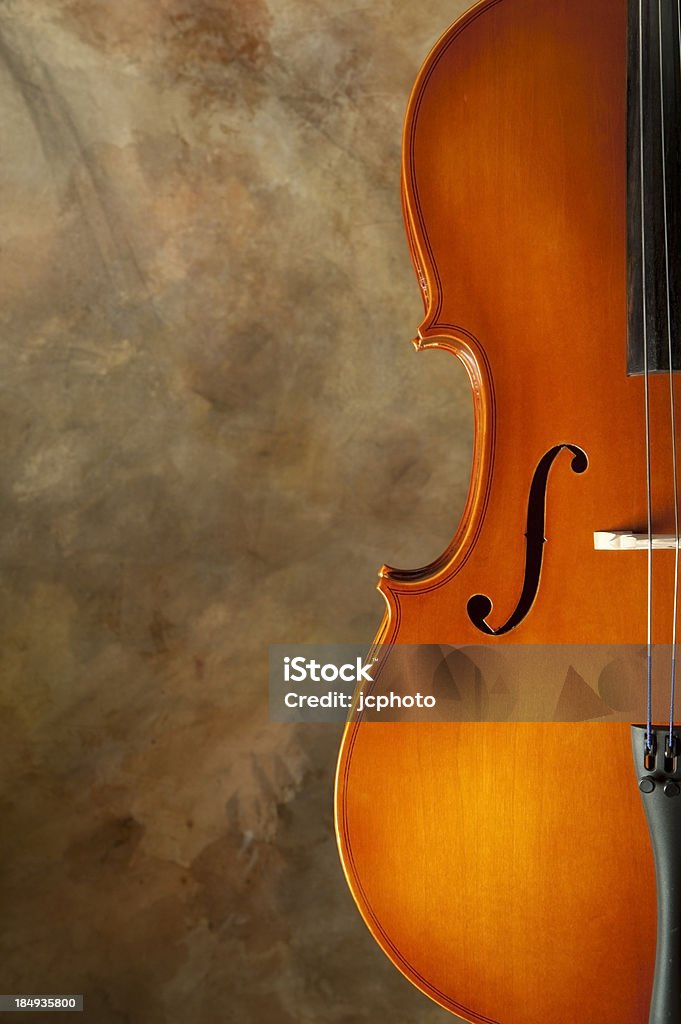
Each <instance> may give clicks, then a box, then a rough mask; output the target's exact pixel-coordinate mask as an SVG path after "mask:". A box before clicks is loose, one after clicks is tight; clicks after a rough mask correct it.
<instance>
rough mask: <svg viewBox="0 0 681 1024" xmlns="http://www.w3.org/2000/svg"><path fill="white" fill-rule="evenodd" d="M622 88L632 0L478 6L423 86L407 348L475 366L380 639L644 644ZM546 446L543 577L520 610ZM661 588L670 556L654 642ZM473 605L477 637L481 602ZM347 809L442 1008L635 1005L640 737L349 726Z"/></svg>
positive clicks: (383, 902)
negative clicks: (600, 536)
mask: <svg viewBox="0 0 681 1024" xmlns="http://www.w3.org/2000/svg"><path fill="white" fill-rule="evenodd" d="M626 80H627V5H626V2H625V0H552V2H547V0H482V2H480V3H478V4H477V5H476V6H475V7H473V8H472V9H471V10H470V11H469V12H468V13H467V14H466V15H464V17H463V18H462V19H460V20H459V21H458V22H457V23H456V24H455V25H453V26H452V27H451V28H450V29H449V30H448V31H447V32H446V33H445V35H444V36H443V37H442V38H441V39H440V41H439V42H438V44H437V45H436V46H435V48H434V49H433V51H432V52H431V54H430V56H429V57H428V59H427V60H426V63H425V64H424V66H423V68H422V70H421V72H420V74H419V77H418V79H417V81H416V84H415V86H414V90H413V92H412V96H411V100H410V103H409V107H408V111H407V116H406V123H405V133H404V150H403V167H402V192H403V201H404V215H405V223H406V228H407V235H408V241H409V245H410V250H411V254H412V259H413V263H414V267H415V270H416V273H417V277H418V280H419V284H420V287H421V290H422V295H423V299H424V307H425V313H424V319H423V322H422V323H421V325H420V328H419V330H418V335H417V339H416V342H415V345H416V348H417V349H418V350H419V351H420V352H422V351H426V350H428V349H430V348H439V349H446V350H447V351H449V352H450V353H451V354H452V355H453V356H454V357H456V358H458V359H460V360H461V361H462V362H463V364H464V366H465V368H466V370H467V373H468V376H469V379H470V385H471V390H472V395H473V409H474V419H475V439H474V455H473V466H472V476H471V483H470V490H469V495H468V500H467V503H466V507H465V511H464V514H463V518H462V520H461V522H460V524H459V526H458V529H457V530H456V532H455V535H454V537H453V540H452V542H451V544H450V545H449V547H448V548H447V549H446V551H444V552H443V554H442V555H441V556H440V557H439V558H438V559H437V560H436V561H435V562H433V563H432V564H430V565H428V566H426V567H424V568H423V569H420V570H398V569H395V568H391V567H388V566H384V567H383V569H382V570H381V573H380V582H379V590H380V592H381V594H382V595H383V597H384V599H385V603H386V613H385V617H384V620H383V624H382V626H381V629H380V632H379V635H378V641H379V642H380V643H381V644H382V645H386V646H387V647H390V646H391V645H397V644H433V645H450V644H456V645H478V646H479V645H481V644H487V645H491V646H495V645H496V646H499V645H501V644H592V643H597V644H639V645H644V646H645V644H646V614H645V612H646V595H647V590H646V586H647V577H646V553H645V551H632V552H607V551H605V552H604V551H597V550H595V549H594V540H593V535H594V531H599V530H612V531H618V530H622V531H625V530H632V531H635V532H636V531H639V532H640V531H643V530H645V522H646V508H647V504H646V503H647V490H646V472H645V466H646V441H645V432H644V429H643V410H644V381H643V377H642V376H641V375H628V374H627V366H626V337H627V308H628V299H627V249H626V243H627V178H626V152H627V134H626V133H627V105H626V99H627V97H626ZM443 386H444V385H443ZM649 403H650V409H649V416H650V434H651V438H652V442H651V443H652V454H653V458H652V462H651V490H652V494H653V496H654V525H655V531H656V532H662V533H669V532H673V530H674V522H673V519H674V516H673V511H674V494H673V473H672V469H671V465H672V464H671V461H670V457H669V453H668V450H669V433H670V410H669V385H668V382H667V379H666V377H665V376H664V375H659V376H657V375H654V376H652V377H651V378H650V382H649ZM677 405H678V403H677ZM678 412H679V414H681V407H680V408H679V410H678ZM425 443H427V439H426V438H424V444H425ZM565 446H572V448H573V452H574V450H575V449H578V450H580V451H581V452H583V453H585V456H586V459H587V461H588V465H587V466H586V468H584V467H580V468H579V471H578V470H577V468H575V466H574V465H573V464H572V455H571V453H570V452H568V451H564V450H561V449H562V448H564V447H565ZM550 452H553V453H554V456H553V463H552V468H551V471H550V475H549V478H548V483H547V486H546V494H545V536H546V538H547V543H546V544H545V545H544V548H543V558H542V561H541V571H540V576H539V579H538V584H537V586H536V588H535V590H536V593H535V592H534V591H533V593H532V594H531V595H530V596H531V600H530V599H528V600H526V601H525V605H524V606H523V607H522V608H520V613H519V615H517V616H516V619H517V620H518V621H514V620H513V612H514V609H516V607H519V595H521V592H522V591H523V585H524V582H527V573H528V566H527V562H526V548H525V541H524V534H525V531H526V520H527V516H528V500H529V495H530V492H531V489H532V483H533V478H534V476H535V473H536V472H537V467H538V466H539V465H540V464H541V462H542V459H543V458H545V457H546V456H547V453H550ZM386 500H389V496H388V497H387V499H386ZM673 586H674V566H673V553H672V552H671V551H660V552H659V554H656V561H655V592H654V608H655V617H654V620H653V622H654V625H653V637H652V639H653V642H654V643H656V644H668V643H669V638H670V636H671V629H672V594H673ZM480 594H483V595H489V598H490V603H491V605H492V607H491V608H487V609H482V611H481V612H480V616H479V618H480V619H482V615H483V612H484V614H485V622H486V623H487V624H488V625H489V626H490V631H489V632H485V631H484V629H481V626H480V623H479V622H478V624H476V623H475V622H474V621H473V620H472V617H471V614H470V611H469V601H470V599H471V596H472V595H480ZM520 603H522V601H521V602H520ZM509 621H510V622H511V626H510V627H509V628H508V629H507V631H506V632H504V633H503V634H502V633H501V632H496V633H495V632H494V630H501V629H502V627H503V624H504V623H508V622H509ZM388 656H389V655H388ZM336 816H337V832H338V841H339V847H340V852H341V859H342V863H343V867H344V870H345V874H346V876H347V880H348V883H349V885H350V888H351V890H352V893H353V895H354V898H355V900H356V902H357V904H358V907H359V909H360V911H361V913H362V915H363V917H364V919H365V921H366V924H367V925H368V927H369V928H370V930H371V932H372V933H373V935H374V937H375V939H376V940H377V942H378V943H379V944H380V946H381V947H382V949H383V950H384V952H385V953H386V954H387V955H388V956H389V957H390V959H391V960H392V961H393V962H394V964H395V965H396V966H397V967H398V968H399V969H400V970H401V971H402V973H403V974H404V975H406V977H407V978H408V979H409V980H410V981H412V982H413V983H414V984H415V985H417V986H418V987H419V988H420V989H421V990H422V991H423V992H424V993H425V994H426V995H428V996H429V997H430V998H431V999H433V1000H435V1001H436V1002H437V1003H439V1004H440V1005H441V1006H443V1007H445V1008H446V1009H448V1010H450V1011H451V1012H452V1013H454V1014H456V1015H458V1016H459V1017H461V1018H463V1019H464V1020H466V1021H471V1022H485V1024H493V1022H497V1024H546V1022H547V1021H549V1020H550V1021H551V1022H552V1024H575V1022H590V1021H595V1020H598V1021H599V1024H622V1022H626V1024H645V1022H647V1021H648V1008H649V1004H650V991H651V985H652V978H653V971H654V965H655V929H656V910H655V873H654V865H653V859H652V855H651V849H650V839H649V835H648V831H647V828H646V823H645V816H644V811H643V808H642V806H641V799H640V795H639V793H638V791H637V787H636V777H635V774H634V769H633V766H632V756H631V741H630V735H629V727H628V726H627V725H624V724H621V723H616V722H613V723H603V722H577V723H573V722H560V723H558V722H556V723H546V722H544V723H541V722H439V723H437V722H433V723H424V722H411V723H409V722H400V723H394V722H377V721H372V722H367V721H364V720H363V719H362V717H361V716H359V717H357V718H354V719H353V720H352V721H350V722H349V723H348V725H347V727H346V730H345V734H344V738H343V742H342V747H341V752H340V758H339V764H338V773H337V787H336Z"/></svg>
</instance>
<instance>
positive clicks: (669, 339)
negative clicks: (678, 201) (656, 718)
mask: <svg viewBox="0 0 681 1024" xmlns="http://www.w3.org/2000/svg"><path fill="white" fill-rule="evenodd" d="M677 6H678V5H677ZM657 35H658V49H659V54H660V131H661V139H660V145H661V150H662V206H663V211H664V269H665V287H666V296H667V354H668V357H669V372H668V375H667V376H668V379H669V406H670V410H669V411H670V422H671V432H672V466H673V474H674V539H675V552H674V554H675V559H674V601H673V613H672V659H671V660H672V664H671V685H670V697H669V748H670V750H672V751H673V746H674V703H675V701H674V695H675V688H676V621H677V610H678V597H679V489H678V483H677V472H676V467H677V460H676V414H675V410H674V373H673V359H672V313H671V296H670V289H669V224H668V217H667V152H666V144H667V135H666V131H665V116H664V99H665V96H664V55H663V45H662V0H658V33H657Z"/></svg>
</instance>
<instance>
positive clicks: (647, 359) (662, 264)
mask: <svg viewBox="0 0 681 1024" xmlns="http://www.w3.org/2000/svg"><path fill="white" fill-rule="evenodd" d="M628 11H629V13H628V19H629V20H628V74H627V276H628V341H627V373H628V374H630V375H632V374H640V373H643V372H644V370H645V367H646V363H647V367H648V371H649V372H650V373H660V372H663V371H668V370H669V351H670V335H671V353H672V366H673V368H674V370H679V369H681V338H680V333H681V332H680V328H681V258H679V257H680V254H681V152H680V149H681V130H680V127H681V60H680V55H681V4H680V3H679V0H654V2H649V0H629V9H628ZM646 353H647V355H646Z"/></svg>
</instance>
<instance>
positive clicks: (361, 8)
mask: <svg viewBox="0 0 681 1024" xmlns="http://www.w3.org/2000/svg"><path fill="white" fill-rule="evenodd" d="M465 6H466V5H465V2H464V3H462V2H461V0H450V2H445V0H423V2H422V3H421V4H419V5H414V4H412V3H408V2H406V0H402V2H398V0H377V2H370V0H363V2H359V3H353V4H351V5H343V4H338V3H337V2H334V0H231V2H230V0H212V2H211V0H206V2H202V0H2V3H1V4H0V54H1V56H2V71H1V75H2V79H1V83H2V86H1V89H0V96H1V110H0V119H1V123H2V128H3V131H2V136H3V146H2V174H1V181H0V187H1V189H2V213H3V230H2V239H3V242H2V256H1V260H2V263H1V268H0V290H1V291H2V302H1V304H0V309H1V312H2V320H3V330H2V375H1V383H0V386H1V388H2V420H1V422H2V427H3V437H4V443H3V447H2V450H3V455H4V466H3V477H2V482H3V501H4V512H3V519H2V523H3V529H2V535H1V543H2V554H1V558H2V570H3V587H2V632H3V637H2V683H1V691H0V703H1V712H2V713H1V716H0V721H1V728H2V746H1V753H2V765H3V768H2V788H1V791H0V809H1V821H2V863H3V873H2V883H1V884H2V894H1V896H2V911H1V926H0V928H1V948H0V954H1V955H0V990H1V991H2V992H5V993H12V992H38V993H44V992H74V991H75V992H83V993H84V994H85V998H86V1007H87V1010H86V1014H85V1018H86V1019H87V1020H90V1021H92V1022H95V1024H119V1022H135V1024H137V1022H140V1024H185V1022H195V1024H215V1022H219V1024H222V1022H234V1024H237V1022H238V1024H260V1022H272V1024H294V1022H296V1024H297V1022H305V1024H316V1022H320V1024H325V1022H329V1024H353V1022H356V1021H357V1022H361V1021H369V1020H370V1021H372V1022H376V1024H412V1022H416V1021H418V1022H420V1024H436V1022H444V1021H448V1020H452V1018H451V1017H450V1016H449V1015H447V1014H445V1013H444V1011H440V1010H438V1008H437V1007H435V1006H433V1005H432V1004H430V1003H429V1002H428V1000H426V999H425V997H422V996H420V995H419V994H418V993H417V992H416V991H415V990H412V989H411V987H410V986H409V985H408V984H407V982H405V981H403V980H402V978H401V977H400V976H399V974H398V973H397V972H396V971H395V970H394V969H393V968H392V967H391V966H390V965H389V964H388V963H387V961H385V959H384V957H383V954H382V953H380V952H379V951H378V949H377V948H376V947H375V946H374V943H373V941H372V940H371V939H370V937H369V936H368V933H366V930H365V928H364V926H363V924H362V922H361V920H360V919H359V917H358V915H357V912H356V910H355V908H354V904H353V903H352V901H351V899H350V897H349V895H348V893H347V891H346V888H345V885H344V882H343V878H342V874H341V871H340V868H339V865H338V861H337V855H336V850H335V842H334V837H333V825H332V805H331V788H332V779H333V769H334V762H335V754H336V748H337V744H338V731H337V729H336V728H335V727H332V726H328V727H315V728H313V727H310V726H308V727H296V728H294V727H284V726H281V725H275V724H273V723H271V722H269V721H268V716H267V704H266V665H267V646H268V644H270V643H273V642H283V641H287V640H296V641H312V640H314V641H317V640H322V641H326V640H329V641H331V640H353V641H354V640H366V639H368V638H370V637H371V635H372V634H373V633H374V631H375V629H376V627H377V625H378V623H379V620H380V617H381V614H382V603H381V601H380V598H379V597H378V595H377V594H376V593H375V591H374V582H375V578H376V576H375V574H376V570H377V569H378V566H379V565H380V563H381V562H382V561H388V562H391V563H393V564H397V565H416V564H421V563H424V562H426V561H428V560H430V559H431V558H432V557H433V556H435V555H436V554H437V553H438V552H439V551H440V550H441V548H442V547H443V546H444V544H445V543H446V541H447V540H448V539H449V537H450V536H451V533H452V532H453V529H454V526H455V524H456V521H457V519H458V515H459V513H460V510H461V507H462V503H463V496H464V493H465V489H466V486H467V478H468V466H469V446H470V440H469V439H470V398H469V393H468V388H467V385H466V381H465V379H464V376H463V373H462V372H461V371H460V369H459V367H458V365H457V364H456V362H455V360H453V359H452V358H451V357H449V356H447V355H445V354H443V353H433V352H430V353H426V354H423V355H420V356H416V355H415V354H414V352H413V350H412V348H411V346H410V344H409V339H410V338H411V337H412V335H413V334H414V332H415V329H416V327H417V326H418V323H419V321H420V316H421V303H420V298H419V294H418V288H417V286H416V282H415V278H414V275H413V272H412V269H411V265H410V263H409V260H408V255H407V248H406V245H405V242H404V238H403V229H402V224H401V214H400V204H399V160H400V145H401V140H400V133H401V122H402V117H403V113H404V108H405V103H406V100H407V97H408V94H409V90H410V87H411V85H412V82H413V80H414V77H415V74H416V72H417V70H418V67H419V65H420V63H421V61H422V60H423V58H424V57H425V55H426V53H427V51H428V49H429V48H430V46H431V44H432V43H433V42H434V41H435V39H436V38H437V36H438V35H439V34H440V32H441V31H443V30H444V29H445V28H446V26H447V25H448V24H449V22H450V21H452V20H453V18H454V17H455V16H457V15H458V14H459V13H460V12H461V11H462V10H463V8H464V7H465ZM377 854H378V851H377ZM33 1019H34V1020H39V1019H41V1018H40V1015H34V1016H33ZM43 1019H45V1018H43Z"/></svg>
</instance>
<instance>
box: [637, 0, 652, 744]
mask: <svg viewBox="0 0 681 1024" xmlns="http://www.w3.org/2000/svg"><path fill="white" fill-rule="evenodd" d="M638 110H639V169H640V175H641V281H642V312H643V376H644V396H645V428H646V437H645V440H646V496H647V505H648V595H647V596H648V602H647V604H648V632H647V655H648V657H647V663H648V664H647V668H648V686H647V721H646V747H647V749H648V750H652V748H653V670H652V622H653V527H652V500H651V498H652V495H651V482H650V395H649V387H648V385H649V374H648V316H647V303H646V230H645V228H646V217H645V175H644V159H643V0H638Z"/></svg>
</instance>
